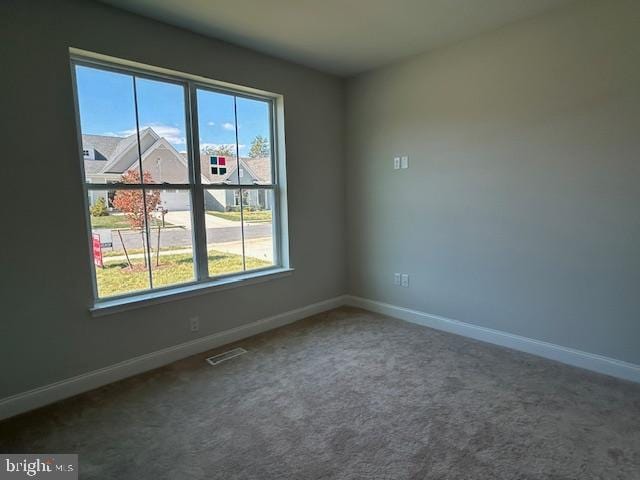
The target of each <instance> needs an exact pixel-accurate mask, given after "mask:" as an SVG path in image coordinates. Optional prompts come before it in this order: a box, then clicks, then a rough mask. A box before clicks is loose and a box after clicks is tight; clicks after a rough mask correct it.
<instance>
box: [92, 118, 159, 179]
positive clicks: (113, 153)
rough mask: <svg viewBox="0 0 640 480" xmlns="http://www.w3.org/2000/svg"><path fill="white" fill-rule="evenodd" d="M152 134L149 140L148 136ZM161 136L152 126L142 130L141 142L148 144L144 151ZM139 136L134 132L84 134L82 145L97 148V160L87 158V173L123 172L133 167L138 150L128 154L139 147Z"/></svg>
mask: <svg viewBox="0 0 640 480" xmlns="http://www.w3.org/2000/svg"><path fill="white" fill-rule="evenodd" d="M148 136H151V138H150V139H148V140H147V137H148ZM158 138H160V137H159V136H158V134H157V133H156V132H154V131H153V129H152V128H145V129H143V130H141V131H140V142H141V143H143V144H146V146H145V148H143V153H144V152H145V151H146V150H148V149H149V148H150V147H151V146H152V145H153V144H154V143H155V142H156V140H157V139H158ZM137 142H138V136H137V135H136V134H135V133H134V134H132V135H129V136H127V137H116V136H107V135H84V134H83V135H82V146H83V147H84V148H87V147H93V148H94V149H95V160H88V159H85V161H84V170H85V173H86V174H89V175H91V174H93V175H95V174H107V173H111V174H121V173H123V172H125V171H126V170H127V169H129V168H130V167H131V165H132V164H133V162H134V161H135V160H136V159H137V156H138V155H137V152H133V153H132V154H131V155H127V154H128V153H129V152H131V151H132V150H133V149H134V148H136V149H137Z"/></svg>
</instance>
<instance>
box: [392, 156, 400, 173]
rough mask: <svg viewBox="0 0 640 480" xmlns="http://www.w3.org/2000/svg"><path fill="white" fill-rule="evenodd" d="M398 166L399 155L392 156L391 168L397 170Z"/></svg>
mask: <svg viewBox="0 0 640 480" xmlns="http://www.w3.org/2000/svg"><path fill="white" fill-rule="evenodd" d="M399 168H400V157H393V169H394V170H398V169H399Z"/></svg>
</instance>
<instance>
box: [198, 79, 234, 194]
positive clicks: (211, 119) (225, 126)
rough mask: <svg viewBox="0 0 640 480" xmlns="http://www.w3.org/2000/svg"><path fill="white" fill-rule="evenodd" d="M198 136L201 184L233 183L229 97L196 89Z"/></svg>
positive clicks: (232, 144)
mask: <svg viewBox="0 0 640 480" xmlns="http://www.w3.org/2000/svg"><path fill="white" fill-rule="evenodd" d="M197 101H198V133H199V135H200V168H201V171H202V177H203V183H211V184H221V183H228V184H237V183H238V159H237V153H236V119H235V106H234V97H233V95H227V94H224V93H217V92H211V91H208V90H198V92H197Z"/></svg>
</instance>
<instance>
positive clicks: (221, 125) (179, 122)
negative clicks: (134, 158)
mask: <svg viewBox="0 0 640 480" xmlns="http://www.w3.org/2000/svg"><path fill="white" fill-rule="evenodd" d="M76 79H77V87H78V101H79V104H80V122H81V124H82V133H84V134H91V135H112V136H128V135H131V134H132V133H134V132H135V125H136V119H135V103H134V98H133V80H132V77H131V76H130V75H123V74H119V73H114V72H109V71H105V70H99V69H95V68H90V67H85V66H77V67H76ZM136 89H137V94H138V114H139V117H140V127H141V128H144V127H151V128H153V129H154V130H155V131H156V132H157V133H158V134H159V135H160V136H162V137H164V138H166V139H167V140H168V141H169V142H170V143H171V144H172V145H173V146H174V147H175V148H176V149H177V150H178V151H180V152H183V151H186V150H187V146H186V143H185V142H186V141H185V138H186V128H185V118H184V115H185V109H184V91H183V87H182V86H180V85H175V84H171V83H164V82H158V81H155V80H149V79H145V78H136ZM197 100H198V117H199V118H198V128H199V133H200V147H201V148H203V147H205V146H214V147H215V146H217V145H230V146H232V147H233V148H235V143H236V139H235V137H236V128H235V121H234V109H233V96H231V95H226V94H222V93H217V92H210V91H204V90H199V91H198V95H197ZM237 113H238V144H239V146H240V155H242V156H244V155H247V153H248V151H249V147H250V145H251V141H252V140H253V139H254V138H255V137H256V136H257V135H262V136H263V137H266V138H269V106H268V104H267V103H266V102H261V101H259V100H252V99H246V98H242V97H238V98H237Z"/></svg>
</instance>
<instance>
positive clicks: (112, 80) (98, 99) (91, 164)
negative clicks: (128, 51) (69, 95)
mask: <svg viewBox="0 0 640 480" xmlns="http://www.w3.org/2000/svg"><path fill="white" fill-rule="evenodd" d="M76 81H77V91H78V106H79V110H80V128H81V134H82V155H83V162H84V171H85V180H86V181H87V183H110V182H119V181H121V180H122V176H123V175H126V176H128V172H129V171H130V170H136V171H138V176H137V178H135V177H130V178H129V181H128V182H127V183H139V181H140V175H139V167H138V137H137V135H136V115H135V103H134V96H133V77H132V76H131V75H123V74H121V73H114V72H110V71H106V70H100V69H97V68H91V67H85V66H80V65H78V66H76Z"/></svg>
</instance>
